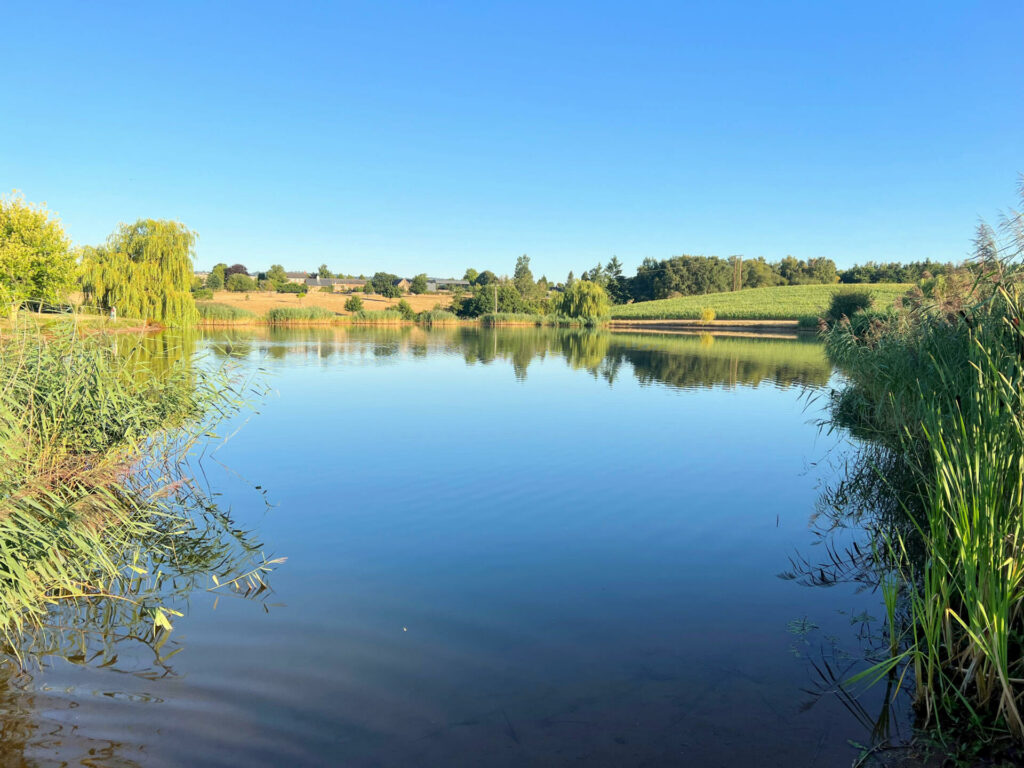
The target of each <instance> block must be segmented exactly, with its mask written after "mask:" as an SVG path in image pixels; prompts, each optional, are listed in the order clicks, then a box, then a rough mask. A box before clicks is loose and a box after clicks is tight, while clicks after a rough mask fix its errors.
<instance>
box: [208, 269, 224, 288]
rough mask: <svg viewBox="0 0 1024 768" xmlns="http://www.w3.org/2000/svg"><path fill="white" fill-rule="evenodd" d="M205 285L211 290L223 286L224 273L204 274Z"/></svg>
mask: <svg viewBox="0 0 1024 768" xmlns="http://www.w3.org/2000/svg"><path fill="white" fill-rule="evenodd" d="M206 287H207V288H209V289H210V290H211V291H219V290H222V289H223V288H224V275H223V274H221V273H220V272H211V273H210V274H208V275H207V276H206Z"/></svg>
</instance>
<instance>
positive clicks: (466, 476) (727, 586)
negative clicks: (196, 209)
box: [0, 328, 877, 766]
mask: <svg viewBox="0 0 1024 768" xmlns="http://www.w3.org/2000/svg"><path fill="white" fill-rule="evenodd" d="M169 338H171V337H169ZM176 341H177V342H180V343H181V344H184V345H185V346H186V347H187V348H188V349H190V350H191V349H193V348H194V349H195V352H196V353H197V354H200V355H205V356H206V357H207V359H210V360H218V361H219V360H226V359H230V360H232V361H234V364H236V365H238V366H240V367H241V368H242V369H243V370H249V371H257V370H263V371H265V372H266V374H265V375H266V376H267V381H268V382H269V385H270V386H271V387H272V389H273V393H272V394H271V395H270V396H269V397H267V398H266V399H264V400H263V401H262V402H260V403H259V404H258V406H257V411H258V413H255V414H254V413H251V412H250V413H248V414H245V415H244V416H240V417H239V418H237V419H235V420H233V421H232V422H231V423H230V424H228V425H225V427H224V429H223V430H222V431H221V436H222V438H223V437H228V438H229V439H227V441H226V442H224V441H223V440H215V441H213V442H212V443H211V446H210V448H209V449H208V451H207V453H206V456H205V458H203V459H202V461H201V462H197V463H196V467H197V469H196V471H197V477H199V478H200V479H201V481H202V482H203V483H206V484H208V486H209V488H210V490H211V491H212V492H213V493H214V494H216V500H217V503H218V504H219V505H220V507H221V508H222V509H223V510H228V511H230V514H231V515H232V517H233V519H234V520H235V522H236V523H237V525H238V526H239V527H241V528H245V529H248V530H253V531H254V532H255V534H256V535H257V536H258V537H259V539H260V540H261V541H262V543H263V546H264V548H265V551H266V553H267V555H268V556H277V555H281V556H287V558H288V559H287V562H285V563H284V564H283V565H281V566H280V567H278V569H277V570H276V572H275V573H274V574H273V575H272V576H271V579H270V582H271V585H272V587H273V594H264V595H261V596H259V598H258V599H250V600H244V599H236V598H231V597H230V596H223V597H220V598H219V599H218V598H217V596H216V593H215V592H207V591H205V589H199V590H197V591H195V592H193V593H192V596H191V599H189V600H187V601H179V603H177V607H178V609H179V610H181V611H182V612H183V613H184V614H185V615H184V616H183V617H182V618H179V619H177V620H176V622H175V631H174V633H173V635H172V638H173V641H174V644H175V645H174V647H175V648H176V649H180V650H179V652H178V653H177V654H176V655H174V656H173V657H172V658H170V659H169V660H167V661H166V662H165V663H164V665H163V666H161V665H160V664H155V663H154V658H153V656H152V654H149V655H148V656H147V655H146V653H145V652H140V651H136V652H134V653H132V652H128V651H127V650H126V651H125V653H124V654H123V656H122V657H121V658H119V659H118V661H117V663H115V664H112V665H110V666H108V667H104V668H97V667H96V665H94V664H87V663H79V664H75V663H70V662H68V661H66V660H63V659H57V658H53V657H48V658H47V657H44V658H43V660H42V667H41V668H38V669H34V670H32V671H31V674H25V675H18V676H12V677H11V678H10V679H9V680H8V681H7V683H6V689H5V691H4V693H3V699H2V702H0V703H2V706H3V710H4V712H5V716H4V723H3V735H4V743H5V750H6V753H5V758H6V762H4V763H2V764H3V765H22V764H29V765H35V764H40V765H49V764H72V765H89V766H133V765H139V766H179V765H181V766H220V765H244V766H282V765H291V766H333V765H338V766H463V765H465V766H476V765H480V766H518V765H571V764H580V765H595V766H605V765H607V766H632V765H695V766H704V765H707V766H754V765H757V766H832V765H849V764H850V763H851V761H852V760H853V759H854V758H855V757H856V753H855V752H854V751H853V750H852V749H851V747H850V745H849V744H848V743H847V742H848V739H854V740H861V741H865V740H866V737H865V735H864V732H863V729H862V728H861V726H859V725H858V723H857V722H856V721H855V720H854V719H853V718H852V717H851V716H850V715H849V713H848V712H847V711H846V709H844V707H843V706H842V705H841V704H840V703H839V701H838V700H836V699H835V698H834V697H823V698H820V699H818V700H816V701H815V700H814V699H812V698H809V696H808V694H807V693H805V692H804V689H808V688H810V687H811V686H812V684H813V677H814V675H813V669H812V667H811V664H810V663H809V660H808V658H809V657H811V658H813V656H814V654H815V653H816V652H817V648H818V645H819V644H820V643H821V642H822V641H821V638H830V637H833V636H834V637H839V638H841V639H843V640H844V641H845V639H846V638H847V637H848V636H849V635H850V634H851V621H850V617H851V616H854V615H856V614H858V613H860V612H862V611H863V610H864V609H865V608H870V609H871V610H875V606H876V604H877V601H876V599H875V598H874V597H873V596H872V595H870V594H856V593H855V592H854V591H853V590H852V589H850V588H847V587H844V586H836V587H833V588H832V589H809V588H805V587H801V586H800V585H798V584H796V583H794V582H792V581H786V580H783V579H780V578H778V576H777V574H779V573H780V572H782V571H785V570H786V569H787V568H788V567H789V566H790V562H789V558H790V556H791V555H793V554H794V553H795V552H802V553H807V552H812V553H813V546H814V541H815V538H816V537H815V535H814V534H813V532H812V531H811V529H810V525H809V520H810V518H811V516H812V514H813V512H814V509H815V504H816V502H817V500H818V498H819V496H820V494H821V492H822V488H823V484H825V483H827V482H828V481H829V480H830V479H831V477H832V473H833V469H832V468H831V467H833V466H834V465H836V464H837V462H838V461H841V458H842V455H843V452H844V451H845V450H846V448H845V446H844V445H843V444H842V438H841V437H839V436H835V435H833V436H826V435H824V434H821V433H820V432H819V429H818V428H817V426H815V424H814V423H813V422H814V420H815V419H816V418H819V417H820V410H819V407H818V405H817V404H816V403H815V402H814V400H813V393H815V392H820V391H821V390H822V389H823V388H825V387H827V385H828V382H829V380H830V377H831V375H832V372H831V369H830V368H829V366H828V364H827V363H826V362H825V359H824V356H823V354H822V350H821V348H820V346H818V345H817V344H816V343H814V342H808V341H806V340H777V339H730V338H711V337H697V336H685V337H677V336H665V335H629V334H608V333H599V334H584V333H579V332H568V331H542V330H538V329H525V330H507V331H500V332H486V331H480V330H475V329H472V330H469V329H447V330H437V331H432V332H426V331H423V330H422V329H418V328H401V329H362V330H360V329H352V330H348V331H346V330H334V329H330V330H318V329H310V330H301V331H287V332H285V331H278V332H273V331H266V330H264V331H246V332H244V333H243V332H208V333H205V334H203V335H202V336H199V337H197V338H194V339H192V338H186V339H177V340H176ZM808 630H810V631H808ZM79 661H81V660H79ZM811 702H814V703H813V706H810V707H808V704H809V703H811Z"/></svg>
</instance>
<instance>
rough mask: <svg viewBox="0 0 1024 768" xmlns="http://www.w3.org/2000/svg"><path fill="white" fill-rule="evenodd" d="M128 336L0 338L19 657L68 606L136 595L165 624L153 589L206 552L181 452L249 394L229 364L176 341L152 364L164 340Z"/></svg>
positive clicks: (6, 530) (2, 592)
mask: <svg viewBox="0 0 1024 768" xmlns="http://www.w3.org/2000/svg"><path fill="white" fill-rule="evenodd" d="M128 338H130V337H119V338H110V337H104V336H91V337H88V338H79V337H78V336H77V335H76V334H75V333H74V331H73V330H72V329H70V328H63V329H60V328H58V329H56V330H55V331H54V332H53V333H52V334H50V335H48V336H47V337H43V336H42V335H40V334H39V333H38V332H34V331H31V330H28V329H24V328H23V329H15V330H14V331H13V332H11V333H9V334H6V335H5V336H4V337H3V338H2V339H0V635H2V636H3V639H4V644H5V646H6V647H7V649H8V650H9V652H10V653H13V654H15V655H19V654H20V652H21V649H23V648H24V647H25V646H26V643H27V642H28V640H29V639H30V638H31V637H32V636H33V634H34V633H38V632H39V631H40V630H42V629H43V628H45V627H46V626H47V625H48V622H49V618H50V617H51V615H52V613H53V611H54V609H55V606H57V607H59V606H64V610H68V609H69V607H70V610H72V611H75V610H85V609H86V608H85V606H87V605H88V604H94V603H96V602H97V601H106V603H107V604H108V605H110V606H121V607H122V608H123V607H124V606H133V608H131V609H130V610H137V611H139V612H140V613H139V615H140V616H141V615H145V616H146V617H147V619H148V621H149V622H151V623H152V625H153V628H154V629H155V628H156V627H161V626H162V627H164V629H165V630H166V629H167V628H169V622H168V620H167V613H166V612H165V611H164V610H163V609H162V608H161V607H160V605H159V604H158V603H156V602H154V601H153V600H151V599H148V598H146V597H145V595H147V594H153V591H154V590H158V589H159V588H160V586H161V582H162V580H163V579H166V578H167V576H168V574H169V573H171V572H172V571H173V568H172V567H171V566H172V564H173V565H175V566H177V567H179V568H180V567H183V566H185V565H186V563H187V561H188V559H189V558H192V557H194V556H195V554H196V548H195V547H194V546H191V547H190V546H189V542H190V541H192V542H193V543H194V542H195V541H196V539H194V538H193V539H190V538H189V537H190V536H194V535H195V531H196V528H195V526H196V525H197V523H196V522H195V520H194V519H193V518H192V517H190V516H189V515H188V514H187V513H186V512H184V511H183V509H182V506H181V502H182V500H183V498H184V497H185V496H187V495H188V493H189V488H188V486H187V484H185V483H183V481H182V480H181V478H180V477H179V476H178V474H177V473H176V472H175V465H174V463H173V461H172V459H173V457H174V456H177V455H180V454H181V452H182V451H185V450H187V448H188V447H189V445H190V442H191V440H192V438H193V437H194V436H196V435H199V434H202V433H203V432H204V430H205V429H207V428H208V427H209V426H210V424H211V419H212V418H217V417H220V416H223V415H225V414H226V413H228V412H230V411H232V410H233V409H235V408H237V407H238V406H239V405H240V404H241V400H240V397H239V396H238V394H237V390H236V388H235V387H234V386H233V383H232V381H231V380H230V379H229V377H228V376H227V375H226V374H225V373H223V372H210V371H209V370H207V369H206V368H205V367H204V366H193V365H191V364H190V359H189V355H188V354H184V355H182V356H180V359H179V360H178V362H177V363H169V362H168V361H167V359H168V355H167V354H166V352H167V350H163V351H162V352H160V353H159V354H157V355H155V356H154V359H155V358H156V357H159V362H151V361H150V360H148V359H147V352H152V350H150V349H149V347H150V346H151V345H152V340H150V339H143V340H139V341H138V343H137V344H136V345H134V346H133V345H132V344H131V343H129V342H128V341H126V339H128ZM200 539H203V540H204V541H206V542H207V543H209V541H210V539H209V538H208V537H206V538H204V537H200ZM207 554H208V555H209V554H213V551H212V550H211V551H208V552H207ZM222 561H223V558H219V559H213V560H210V564H211V565H214V564H217V563H220V562H222Z"/></svg>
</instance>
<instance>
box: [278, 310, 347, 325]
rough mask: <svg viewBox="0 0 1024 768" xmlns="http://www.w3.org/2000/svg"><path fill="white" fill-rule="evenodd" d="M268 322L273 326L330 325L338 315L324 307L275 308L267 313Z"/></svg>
mask: <svg viewBox="0 0 1024 768" xmlns="http://www.w3.org/2000/svg"><path fill="white" fill-rule="evenodd" d="M266 319H267V322H268V323H269V324H271V325H284V324H286V323H330V322H334V321H336V320H337V319H338V315H336V314H335V313H334V312H331V311H330V310H329V309H325V308H324V307H316V306H311V307H274V308H273V309H271V310H268V311H267V315H266Z"/></svg>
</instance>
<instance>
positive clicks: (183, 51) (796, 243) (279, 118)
mask: <svg viewBox="0 0 1024 768" xmlns="http://www.w3.org/2000/svg"><path fill="white" fill-rule="evenodd" d="M159 6H160V7H158V4H155V3H140V2H137V1H136V2H123V3H112V2H79V1H76V2H67V3H61V2H47V3H29V2H18V3H11V4H9V5H7V6H6V7H5V8H4V12H3V18H2V21H0V50H2V52H3V67H2V68H0V189H2V190H4V191H10V190H12V189H19V190H22V191H23V192H24V193H25V195H26V197H27V198H28V199H29V200H33V201H45V202H46V203H48V205H49V206H50V207H51V208H52V209H53V210H55V211H57V212H58V213H59V214H60V216H61V218H62V220H63V221H64V224H65V227H66V229H67V231H68V233H69V235H70V236H71V237H72V238H73V239H74V240H75V242H76V243H95V242H99V241H102V240H103V239H104V238H105V237H106V235H107V234H108V233H109V232H110V231H111V230H112V229H113V227H114V226H115V225H116V224H117V223H118V222H119V221H130V220H134V219H136V218H138V217H154V218H175V219H180V220H181V221H183V222H185V223H186V224H187V225H188V226H190V227H192V228H193V229H195V230H196V231H198V232H199V234H200V241H199V246H198V265H199V266H200V267H209V266H210V265H212V264H214V263H215V262H218V261H225V262H228V263H234V262H237V261H240V262H242V263H244V264H246V265H247V266H249V267H250V268H253V269H258V268H265V267H266V266H268V265H269V264H271V263H274V262H280V263H282V264H284V265H285V267H287V268H289V269H298V268H306V269H311V268H315V267H316V266H317V265H318V264H320V263H321V262H326V263H327V264H328V265H329V266H330V267H331V269H332V270H335V271H339V270H340V271H344V272H352V273H360V272H364V273H369V272H372V271H375V270H378V269H386V270H388V271H392V272H397V273H401V274H412V273H415V272H421V271H424V272H428V273H430V274H433V275H460V276H461V274H462V272H463V271H464V269H465V268H466V267H468V266H474V267H476V268H477V269H485V268H491V269H494V270H495V271H497V272H499V273H501V272H511V271H512V267H513V265H514V262H515V258H516V257H517V256H518V255H520V254H522V253H527V254H529V255H530V257H531V258H532V263H533V268H534V270H533V271H534V274H535V275H538V276H539V275H540V274H542V273H543V274H546V275H547V276H548V277H551V278H555V279H561V278H563V277H564V276H565V274H566V273H567V272H568V271H569V270H570V269H573V270H575V271H576V272H577V273H579V271H580V270H581V269H583V268H586V267H589V266H591V265H592V264H594V263H595V262H597V261H602V262H603V261H606V260H607V259H608V258H609V257H611V256H612V255H613V254H616V255H618V256H619V258H620V259H621V260H622V261H623V262H624V263H625V264H626V267H627V271H628V272H630V273H632V271H633V269H634V268H635V266H636V265H637V264H638V263H639V262H640V261H641V260H642V259H643V258H644V257H647V256H653V257H655V258H664V257H667V256H670V255H674V254H679V253H693V254H707V255H710V254H717V255H721V256H726V255H730V254H744V255H745V256H748V257H755V256H765V257H766V258H768V259H777V258H780V257H782V256H785V255H786V254H792V255H794V256H797V257H799V258H808V257H814V256H826V257H830V258H833V259H835V261H836V262H837V263H838V264H839V265H840V266H848V265H850V264H852V263H853V262H854V261H865V260H868V259H876V260H879V259H881V260H895V259H900V260H907V259H919V258H925V257H932V258H939V259H958V258H960V257H962V256H963V255H964V254H965V253H966V252H967V250H968V248H969V241H970V237H971V234H972V230H973V228H974V226H975V223H976V220H977V218H978V217H979V216H985V217H989V218H992V219H995V218H996V217H997V215H998V212H999V211H1000V210H1001V209H1004V208H1006V207H1007V206H1009V205H1011V204H1013V203H1014V202H1015V187H1016V182H1017V175H1018V173H1019V172H1021V171H1024V82H1022V80H1024V69H1022V61H1024V3H1021V2H1019V0H1006V1H1005V2H984V1H980V0H979V1H978V2H942V1H939V2H935V1H934V0H933V1H932V2H920V3H918V2H892V1H891V0H888V1H887V2H849V3H838V2H822V1H821V0H815V1H813V2H806V3H786V2H743V3H740V2H736V3H728V2H720V3H711V2H707V3H700V4H698V3H685V2H678V0H677V1H676V2H665V3H648V2H630V3H614V4H612V3H600V2H574V3H558V2H543V3H527V2H515V3H501V4H497V3H489V2H483V3H481V2H465V3H445V2H429V3H428V2H421V3H408V4H406V3H392V2H380V1H378V0H375V1H374V2H366V3H320V2H316V3H295V2H287V3H284V2H274V3H268V2H253V1H250V2H245V3H241V2H239V3H206V2H201V3H200V2H196V3H188V2H180V1H176V2H173V3H162V4H159Z"/></svg>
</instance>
